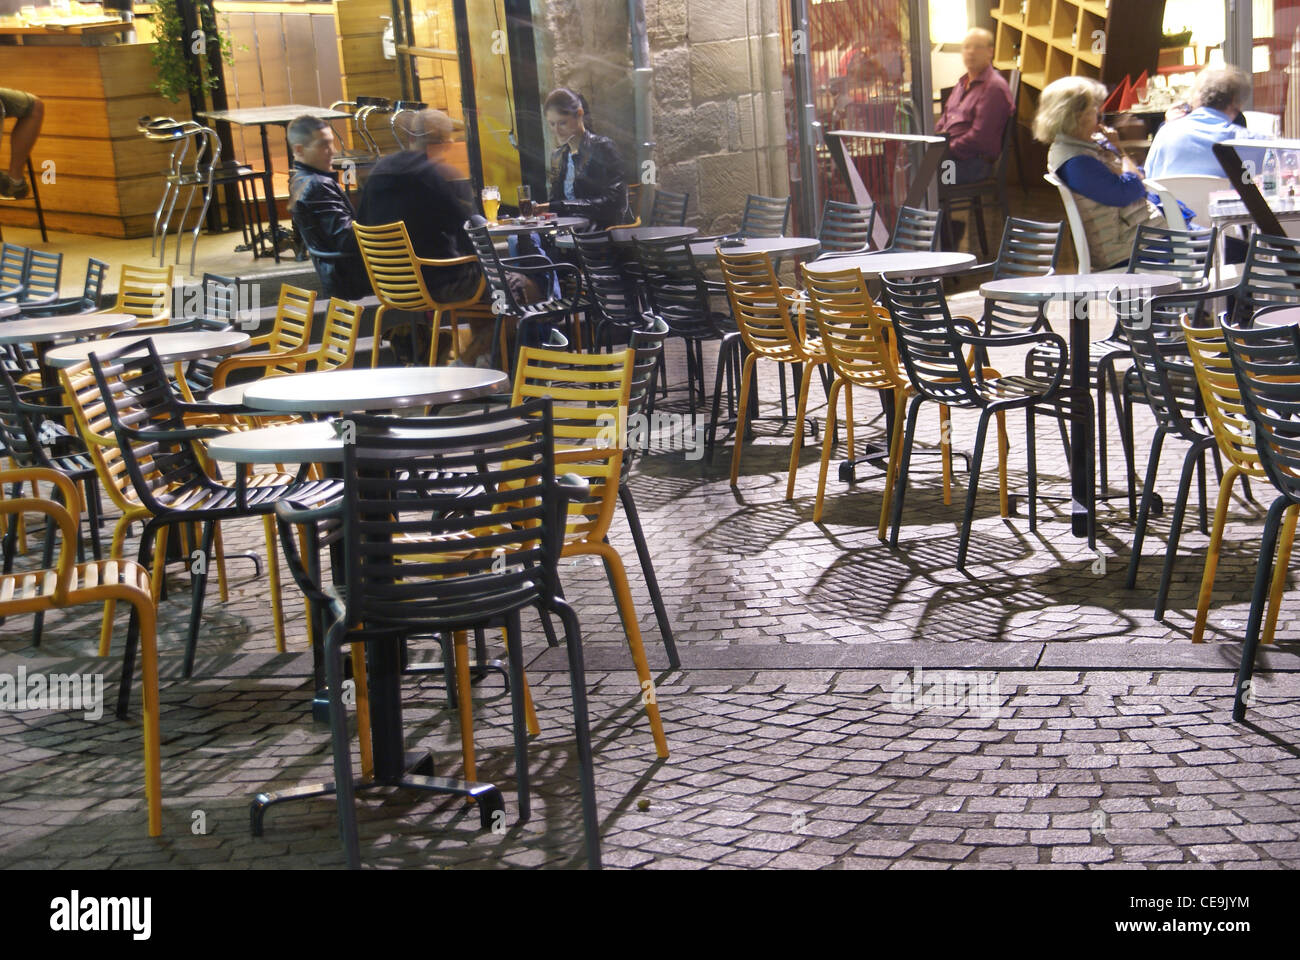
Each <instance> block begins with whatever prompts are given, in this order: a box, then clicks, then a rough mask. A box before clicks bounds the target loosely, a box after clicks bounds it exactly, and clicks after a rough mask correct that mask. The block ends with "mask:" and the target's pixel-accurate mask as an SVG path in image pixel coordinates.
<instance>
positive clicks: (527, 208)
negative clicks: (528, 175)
mask: <svg viewBox="0 0 1300 960" xmlns="http://www.w3.org/2000/svg"><path fill="white" fill-rule="evenodd" d="M515 194H516V196H517V197H518V198H519V216H521V217H531V216H532V215H533V188H532V187H530V186H529V185H528V184H526V183H525V184H522V185H520V186H518V187H516V188H515Z"/></svg>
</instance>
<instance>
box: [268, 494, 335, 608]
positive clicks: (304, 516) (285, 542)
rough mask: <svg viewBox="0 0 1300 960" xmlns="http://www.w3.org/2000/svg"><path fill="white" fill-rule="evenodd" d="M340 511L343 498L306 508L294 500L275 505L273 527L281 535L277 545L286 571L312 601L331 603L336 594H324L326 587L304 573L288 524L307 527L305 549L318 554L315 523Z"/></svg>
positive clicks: (330, 517)
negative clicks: (274, 524)
mask: <svg viewBox="0 0 1300 960" xmlns="http://www.w3.org/2000/svg"><path fill="white" fill-rule="evenodd" d="M342 510H343V500H342V498H340V499H338V500H335V501H334V502H332V503H327V504H325V505H324V506H322V507H308V506H305V505H303V504H301V503H297V502H295V501H293V500H281V501H279V502H278V503H276V505H275V519H276V521H277V522H276V529H277V531H278V532H279V535H280V547H281V549H282V551H283V553H284V558H285V562H286V563H287V564H288V565H289V572H290V573H291V574H292V575H293V579H294V582H295V583H296V584H297V585H298V589H299V590H301V591H302V592H303V593H304V594H305V595H306V596H307V598H308V599H309V600H311V601H312V602H313V603H331V601H332V600H334V599H337V594H333V593H332V592H331V593H326V592H325V588H323V587H322V585H321V584H320V583H319V582H318V581H316V580H315V579H313V578H312V577H311V575H310V574H309V573H308V572H307V568H306V567H304V566H303V563H302V558H301V557H300V556H299V554H298V544H296V543H294V542H293V531H292V530H291V529H290V527H291V526H292V525H293V524H303V525H304V526H306V527H307V528H308V530H309V534H308V539H307V549H309V550H315V551H317V553H319V551H320V541H319V539H318V537H317V536H316V524H317V523H319V522H320V521H322V520H331V519H334V518H336V517H339V516H340V515H341V514H342Z"/></svg>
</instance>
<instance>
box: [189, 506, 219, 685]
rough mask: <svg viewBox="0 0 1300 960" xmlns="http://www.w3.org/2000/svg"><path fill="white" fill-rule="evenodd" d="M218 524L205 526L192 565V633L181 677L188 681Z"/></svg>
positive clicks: (209, 522) (211, 522)
mask: <svg viewBox="0 0 1300 960" xmlns="http://www.w3.org/2000/svg"><path fill="white" fill-rule="evenodd" d="M215 527H216V524H215V523H214V522H213V521H211V520H209V521H208V522H207V523H205V524H203V543H202V546H200V547H199V550H200V554H199V557H198V560H199V562H198V563H197V564H196V563H194V562H193V561H191V563H190V591H191V594H190V632H189V634H188V635H187V637H186V640H185V665H184V668H183V669H182V671H181V675H182V676H184V677H185V678H186V679H188V678H189V677H190V676H191V675H192V674H193V673H194V654H195V651H196V649H197V647H198V643H199V620H200V618H202V616H203V598H204V594H206V592H207V589H208V562H207V558H208V557H210V556H211V555H212V537H213V531H214V528H215Z"/></svg>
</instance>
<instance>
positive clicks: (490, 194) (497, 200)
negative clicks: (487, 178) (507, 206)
mask: <svg viewBox="0 0 1300 960" xmlns="http://www.w3.org/2000/svg"><path fill="white" fill-rule="evenodd" d="M500 206H501V191H500V189H499V188H497V187H484V188H483V216H485V217H487V218H488V220H489V222H491V223H496V222H497V209H498V208H499V207H500Z"/></svg>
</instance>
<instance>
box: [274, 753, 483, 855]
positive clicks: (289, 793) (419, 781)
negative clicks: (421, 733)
mask: <svg viewBox="0 0 1300 960" xmlns="http://www.w3.org/2000/svg"><path fill="white" fill-rule="evenodd" d="M353 786H354V788H355V789H356V791H357V792H361V791H363V790H374V789H377V788H379V787H395V788H397V789H402V790H422V791H424V792H426V793H439V794H450V795H452V796H458V797H465V798H467V799H469V800H473V801H474V802H475V803H476V804H477V805H478V811H479V826H480V827H481V828H482V829H484V830H491V829H492V828H493V827H496V826H497V825H498V824H500V823H501V822H502V821H503V819H504V816H505V801H504V800H503V799H502V797H501V791H500V790H499V789H497V788H496V787H495V786H493V785H492V784H490V783H469V782H466V781H463V780H453V779H451V778H450V777H436V776H434V775H433V755H432V754H430V753H429V752H428V751H413V752H409V753H407V754H406V757H405V760H404V770H403V773H402V774H401V775H400V776H397V777H394V778H391V779H390V778H376V779H374V780H357V781H355V782H354V784H353ZM337 792H338V791H337V788H336V787H335V785H334V782H333V781H328V782H322V783H309V784H304V785H303V786H300V787H291V788H289V789H288V790H276V791H273V792H263V793H259V794H257V795H256V796H255V797H253V800H252V803H251V804H250V805H249V810H248V813H249V827H250V828H251V830H252V834H253V836H255V837H260V836H262V835H263V830H264V820H265V818H266V811H267V810H268V809H269V808H270V807H273V806H276V805H277V804H281V803H288V802H290V801H293V800H311V799H315V798H316V797H328V796H333V795H334V794H335V793H337ZM498 811H500V812H499V813H498Z"/></svg>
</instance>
